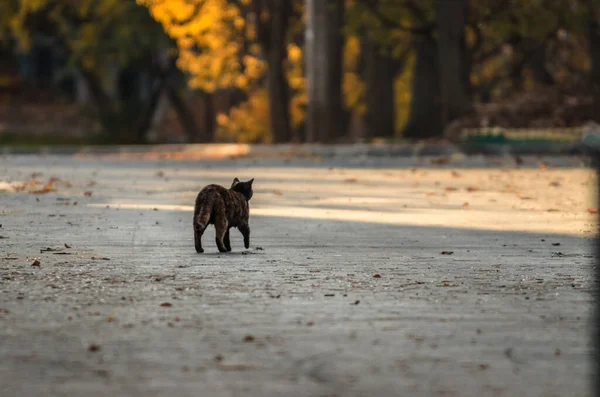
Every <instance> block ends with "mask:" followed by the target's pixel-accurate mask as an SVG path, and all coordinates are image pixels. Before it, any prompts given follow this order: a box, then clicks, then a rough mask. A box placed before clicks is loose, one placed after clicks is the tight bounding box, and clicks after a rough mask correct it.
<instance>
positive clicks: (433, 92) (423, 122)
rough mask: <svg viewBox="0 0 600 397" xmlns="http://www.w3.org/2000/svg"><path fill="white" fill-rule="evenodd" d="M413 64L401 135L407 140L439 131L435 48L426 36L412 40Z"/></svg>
mask: <svg viewBox="0 0 600 397" xmlns="http://www.w3.org/2000/svg"><path fill="white" fill-rule="evenodd" d="M414 40H415V41H414V42H413V46H414V48H415V55H416V60H415V65H414V68H413V77H412V83H411V98H410V113H409V115H408V121H407V123H406V126H405V127H404V131H403V132H402V135H403V136H404V137H406V138H410V139H423V138H430V137H434V136H440V135H441V134H442V132H443V127H442V111H441V103H440V84H439V74H438V50H437V43H436V42H435V39H434V38H433V37H431V36H430V35H426V36H421V37H417V38H415V39H414Z"/></svg>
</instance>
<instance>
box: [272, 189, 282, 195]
mask: <svg viewBox="0 0 600 397" xmlns="http://www.w3.org/2000/svg"><path fill="white" fill-rule="evenodd" d="M273 196H281V192H280V191H279V190H273Z"/></svg>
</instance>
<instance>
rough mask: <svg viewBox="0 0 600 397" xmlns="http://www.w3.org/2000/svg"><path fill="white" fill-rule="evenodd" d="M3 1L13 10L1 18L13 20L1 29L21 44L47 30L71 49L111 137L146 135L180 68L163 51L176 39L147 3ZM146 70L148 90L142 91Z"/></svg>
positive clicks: (58, 45) (73, 66) (58, 44)
mask: <svg viewBox="0 0 600 397" xmlns="http://www.w3.org/2000/svg"><path fill="white" fill-rule="evenodd" d="M9 3H10V4H9ZM4 6H5V7H6V6H10V7H11V10H10V11H11V12H12V14H11V16H10V18H2V19H0V21H1V22H3V23H5V24H6V23H7V24H8V25H4V26H2V28H1V29H0V30H2V31H9V32H10V34H11V36H12V37H14V38H16V40H17V43H18V45H19V46H20V47H21V48H22V49H24V50H28V49H30V48H31V46H32V40H33V39H34V38H35V37H37V36H43V37H46V38H47V39H48V40H49V41H50V42H52V44H53V46H55V47H56V48H58V49H59V50H60V51H63V52H64V53H66V54H67V57H68V59H69V63H68V69H70V70H75V71H76V72H77V74H78V75H79V76H81V77H82V78H83V79H84V80H85V83H86V85H87V87H88V90H89V92H90V94H91V97H92V99H93V101H94V104H95V105H96V109H97V113H98V114H99V116H100V121H101V124H102V126H103V129H104V131H105V132H106V135H107V136H108V137H109V139H110V140H111V141H120V142H137V141H143V140H144V139H145V137H146V133H147V131H148V128H149V127H150V120H151V119H152V117H153V115H154V111H155V110H156V106H157V103H158V99H159V98H160V95H161V93H162V92H163V90H164V89H165V88H166V87H169V89H175V88H174V86H173V84H174V82H173V78H174V77H175V73H174V69H173V68H172V67H171V65H170V64H171V62H169V61H168V60H166V59H165V56H164V55H165V53H166V52H167V51H168V50H169V49H170V48H172V47H173V44H172V43H171V41H170V40H169V38H168V37H167V36H166V35H165V34H164V31H163V30H162V27H161V26H160V24H157V23H156V22H155V21H154V20H153V19H152V18H151V17H150V15H149V14H148V11H147V10H146V9H145V8H144V7H140V6H138V5H137V4H136V3H135V1H133V0H132V1H121V0H101V1H97V0H21V1H16V0H9V1H7V2H4ZM167 58H168V57H167ZM161 59H162V61H161ZM66 72H68V70H65V71H64V73H66ZM144 75H145V76H148V77H149V81H150V87H151V88H150V92H149V93H148V95H141V92H140V88H141V87H140V84H142V76H144ZM132 91H135V92H136V95H132V94H131V92H132Z"/></svg>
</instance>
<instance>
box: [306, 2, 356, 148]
mask: <svg viewBox="0 0 600 397" xmlns="http://www.w3.org/2000/svg"><path fill="white" fill-rule="evenodd" d="M307 18H308V24H307V29H308V31H307V36H308V40H307V43H308V45H307V49H308V51H307V52H308V54H307V59H306V61H307V71H308V73H307V77H308V81H307V83H308V93H309V94H308V114H307V117H308V119H307V140H308V141H309V142H314V141H316V142H334V141H336V140H337V139H338V138H341V137H343V136H344V135H345V133H346V131H345V122H344V119H345V115H344V114H343V102H342V71H343V62H342V60H343V56H342V53H343V52H342V49H343V43H344V41H343V36H342V28H343V21H344V2H343V0H323V1H321V0H309V2H308V7H307Z"/></svg>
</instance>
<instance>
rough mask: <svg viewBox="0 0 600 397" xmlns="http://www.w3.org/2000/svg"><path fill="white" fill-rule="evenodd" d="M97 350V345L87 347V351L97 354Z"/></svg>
mask: <svg viewBox="0 0 600 397" xmlns="http://www.w3.org/2000/svg"><path fill="white" fill-rule="evenodd" d="M99 350H100V346H98V345H95V344H91V345H89V346H88V351H91V352H97V351H99Z"/></svg>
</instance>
